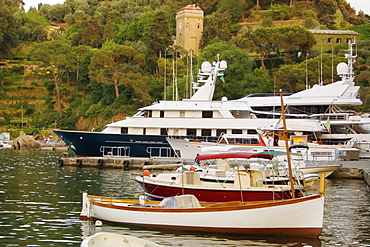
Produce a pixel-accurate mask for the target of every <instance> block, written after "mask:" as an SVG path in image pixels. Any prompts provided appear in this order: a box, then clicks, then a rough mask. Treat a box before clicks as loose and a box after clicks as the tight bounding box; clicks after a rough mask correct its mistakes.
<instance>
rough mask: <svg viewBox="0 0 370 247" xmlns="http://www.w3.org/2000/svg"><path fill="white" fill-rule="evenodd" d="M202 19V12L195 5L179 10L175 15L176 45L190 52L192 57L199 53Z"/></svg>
mask: <svg viewBox="0 0 370 247" xmlns="http://www.w3.org/2000/svg"><path fill="white" fill-rule="evenodd" d="M203 17H204V13H203V10H202V9H201V8H199V7H197V6H195V4H193V5H188V6H186V7H184V8H181V9H179V10H178V11H177V14H176V45H178V46H181V47H183V48H185V49H186V50H187V51H189V52H190V50H192V51H193V54H194V55H198V54H199V53H200V52H201V51H200V49H199V44H200V39H201V38H202V32H203Z"/></svg>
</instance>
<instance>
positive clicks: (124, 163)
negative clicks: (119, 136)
mask: <svg viewBox="0 0 370 247" xmlns="http://www.w3.org/2000/svg"><path fill="white" fill-rule="evenodd" d="M129 165H130V161H128V160H124V161H123V167H124V168H127V167H128V166H129Z"/></svg>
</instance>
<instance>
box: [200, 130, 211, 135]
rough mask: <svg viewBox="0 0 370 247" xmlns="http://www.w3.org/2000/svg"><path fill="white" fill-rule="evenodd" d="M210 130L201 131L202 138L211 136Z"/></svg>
mask: <svg viewBox="0 0 370 247" xmlns="http://www.w3.org/2000/svg"><path fill="white" fill-rule="evenodd" d="M211 132H212V130H211V129H202V136H211Z"/></svg>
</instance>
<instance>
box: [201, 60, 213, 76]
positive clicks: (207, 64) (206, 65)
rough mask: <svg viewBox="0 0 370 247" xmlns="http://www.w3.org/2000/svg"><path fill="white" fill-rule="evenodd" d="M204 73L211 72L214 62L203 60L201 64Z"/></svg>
mask: <svg viewBox="0 0 370 247" xmlns="http://www.w3.org/2000/svg"><path fill="white" fill-rule="evenodd" d="M201 70H202V72H203V73H210V72H211V71H212V64H211V63H210V62H207V61H206V62H203V63H202V66H201Z"/></svg>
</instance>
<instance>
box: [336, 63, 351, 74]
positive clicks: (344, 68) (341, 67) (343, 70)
mask: <svg viewBox="0 0 370 247" xmlns="http://www.w3.org/2000/svg"><path fill="white" fill-rule="evenodd" d="M337 73H338V75H344V74H347V73H348V65H347V64H346V63H344V62H341V63H339V64H338V65H337Z"/></svg>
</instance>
